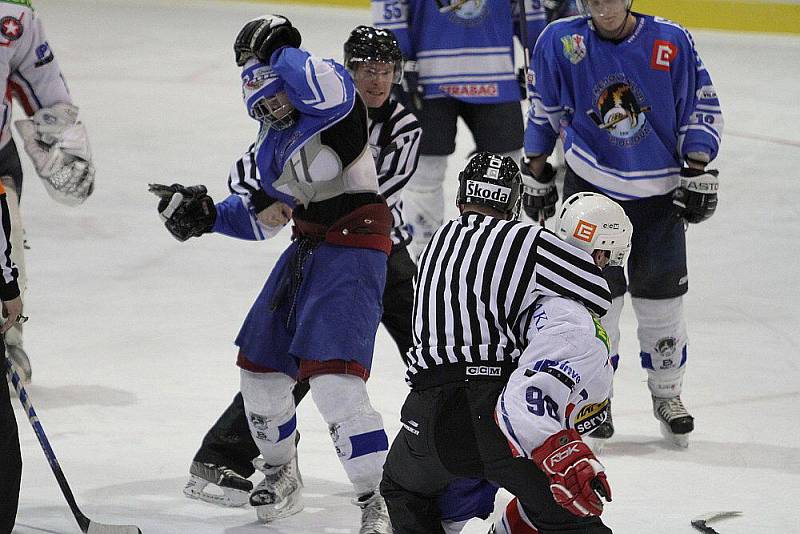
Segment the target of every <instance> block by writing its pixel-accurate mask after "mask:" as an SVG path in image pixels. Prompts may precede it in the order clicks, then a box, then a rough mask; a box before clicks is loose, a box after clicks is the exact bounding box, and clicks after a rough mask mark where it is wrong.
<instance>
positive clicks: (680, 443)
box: [659, 421, 689, 449]
mask: <svg viewBox="0 0 800 534" xmlns="http://www.w3.org/2000/svg"><path fill="white" fill-rule="evenodd" d="M659 426H660V427H661V435H662V436H664V438H665V439H666V440H667V441H669V442H670V443H672V444H673V445H675V446H677V447H680V448H681V449H688V448H689V434H673V433H672V431H671V430H670V428H669V425H667V424H666V423H664V422H661V421H659Z"/></svg>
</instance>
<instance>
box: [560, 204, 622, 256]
mask: <svg viewBox="0 0 800 534" xmlns="http://www.w3.org/2000/svg"><path fill="white" fill-rule="evenodd" d="M556 234H557V235H558V237H560V238H561V239H563V240H564V241H566V242H567V243H569V244H570V245H572V246H575V247H578V248H579V249H581V250H583V251H585V252H588V253H589V254H591V253H592V251H594V250H607V251H608V252H609V253H610V256H609V261H608V265H609V266H610V267H621V266H624V265H625V262H626V261H627V260H628V254H629V253H630V251H631V236H632V235H633V224H631V220H630V219H628V216H627V215H626V214H625V211H624V210H623V209H622V206H620V205H619V204H617V203H616V202H614V201H613V200H611V199H610V198H608V197H606V196H603V195H601V194H599V193H575V194H574V195H572V196H571V197H569V198H568V199H566V200H564V204H563V206H562V207H561V213H560V214H559V216H558V220H557V221H556Z"/></svg>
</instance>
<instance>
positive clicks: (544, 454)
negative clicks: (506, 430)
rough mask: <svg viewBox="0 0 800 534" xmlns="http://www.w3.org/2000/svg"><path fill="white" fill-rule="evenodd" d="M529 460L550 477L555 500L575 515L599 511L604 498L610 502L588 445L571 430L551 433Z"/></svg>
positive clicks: (594, 513)
mask: <svg viewBox="0 0 800 534" xmlns="http://www.w3.org/2000/svg"><path fill="white" fill-rule="evenodd" d="M533 461H534V462H536V465H538V466H539V468H540V469H541V470H542V471H544V472H545V474H547V476H548V477H550V491H552V492H553V497H554V498H555V500H556V502H557V503H558V504H560V505H561V506H563V507H564V508H566V509H567V510H568V511H569V512H570V513H572V514H574V515H576V516H578V517H586V516H589V515H600V514H602V513H603V501H601V500H600V497H604V498H605V499H606V500H607V501H608V502H611V487H610V486H609V485H608V480H606V474H605V473H604V472H603V471H604V468H603V464H601V463H600V462H598V461H597V458H595V456H594V454H592V451H591V449H589V446H588V445H586V444H585V443H584V442H583V441H582V440H581V436H580V434H578V433H577V432H576V431H575V430H574V429H570V430H562V431H561V432H558V433H557V434H553V435H552V436H550V437H549V438H547V440H546V441H545V442H544V443H543V444H542V445H540V446H539V447H537V448H536V449H534V451H533Z"/></svg>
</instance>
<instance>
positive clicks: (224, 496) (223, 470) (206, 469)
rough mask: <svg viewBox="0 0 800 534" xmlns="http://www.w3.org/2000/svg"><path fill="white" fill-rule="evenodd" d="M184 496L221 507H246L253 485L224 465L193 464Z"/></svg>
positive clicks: (190, 467)
mask: <svg viewBox="0 0 800 534" xmlns="http://www.w3.org/2000/svg"><path fill="white" fill-rule="evenodd" d="M189 474H190V475H191V476H190V478H189V481H188V482H187V483H186V486H185V487H184V488H183V494H184V495H186V496H187V497H189V498H190V499H200V500H201V501H205V502H209V503H211V504H218V505H220V506H232V507H235V506H244V505H245V504H247V501H248V499H249V497H250V492H251V491H252V490H253V483H252V482H250V481H249V480H247V479H246V478H244V477H243V476H241V475H239V474H238V473H237V472H236V471H234V470H233V469H230V468H229V467H225V466H224V465H216V464H208V463H201V462H192V465H191V466H189Z"/></svg>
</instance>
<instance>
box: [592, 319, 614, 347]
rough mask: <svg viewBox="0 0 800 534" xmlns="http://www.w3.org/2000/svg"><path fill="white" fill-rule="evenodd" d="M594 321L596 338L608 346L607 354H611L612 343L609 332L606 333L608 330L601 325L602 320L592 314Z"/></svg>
mask: <svg viewBox="0 0 800 534" xmlns="http://www.w3.org/2000/svg"><path fill="white" fill-rule="evenodd" d="M592 321H593V322H594V335H595V337H596V338H597V339H599V340H600V341H602V342H603V345H605V346H606V352H608V353H609V354H611V342H610V341H609V339H608V332H606V329H605V328H603V325H602V324H600V319H598V318H597V317H595V315H594V314H592Z"/></svg>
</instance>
